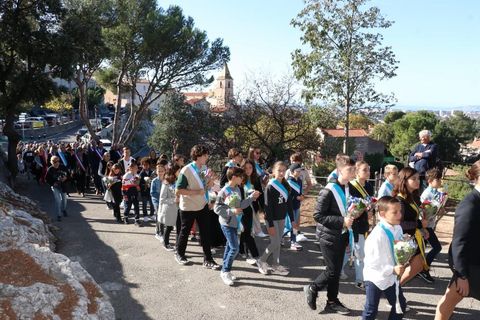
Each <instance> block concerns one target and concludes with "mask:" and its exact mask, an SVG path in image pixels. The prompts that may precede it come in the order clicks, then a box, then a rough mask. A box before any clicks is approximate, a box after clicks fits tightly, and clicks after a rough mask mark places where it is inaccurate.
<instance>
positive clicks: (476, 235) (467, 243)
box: [449, 189, 480, 288]
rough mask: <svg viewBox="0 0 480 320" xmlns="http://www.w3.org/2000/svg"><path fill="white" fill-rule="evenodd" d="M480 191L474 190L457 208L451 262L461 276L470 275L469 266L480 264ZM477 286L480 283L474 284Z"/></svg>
mask: <svg viewBox="0 0 480 320" xmlns="http://www.w3.org/2000/svg"><path fill="white" fill-rule="evenodd" d="M479 213H480V192H478V190H476V189H475V190H473V191H472V192H471V193H469V194H468V195H467V196H466V197H465V198H464V199H463V200H462V202H460V204H459V205H458V206H457V210H455V226H454V229H453V239H452V243H451V245H450V257H449V258H450V264H451V265H453V267H454V268H455V271H456V272H457V273H458V274H459V275H460V276H465V277H467V278H468V277H469V266H472V265H473V266H480V255H479V254H478V252H479V250H478V244H479V243H480V232H479V230H480V215H479ZM474 285H475V286H476V287H477V288H478V286H479V285H480V284H474Z"/></svg>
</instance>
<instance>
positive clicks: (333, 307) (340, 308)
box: [325, 299, 350, 315]
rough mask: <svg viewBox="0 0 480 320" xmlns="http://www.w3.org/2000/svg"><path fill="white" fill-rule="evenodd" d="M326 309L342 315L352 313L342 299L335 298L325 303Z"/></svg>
mask: <svg viewBox="0 0 480 320" xmlns="http://www.w3.org/2000/svg"><path fill="white" fill-rule="evenodd" d="M325 311H326V312H330V313H338V314H341V315H347V314H349V313H350V309H348V308H347V307H345V306H344V305H343V304H342V303H341V302H340V300H338V299H337V300H335V301H333V302H328V301H327V304H326V305H325Z"/></svg>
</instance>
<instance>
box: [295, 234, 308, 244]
mask: <svg viewBox="0 0 480 320" xmlns="http://www.w3.org/2000/svg"><path fill="white" fill-rule="evenodd" d="M305 241H308V238H307V237H305V236H304V235H303V233H300V234H298V235H297V242H305Z"/></svg>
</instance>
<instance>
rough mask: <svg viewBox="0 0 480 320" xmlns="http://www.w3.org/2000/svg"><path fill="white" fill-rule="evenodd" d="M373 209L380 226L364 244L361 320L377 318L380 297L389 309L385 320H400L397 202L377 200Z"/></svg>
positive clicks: (388, 198) (401, 267)
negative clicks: (377, 216) (364, 296)
mask: <svg viewBox="0 0 480 320" xmlns="http://www.w3.org/2000/svg"><path fill="white" fill-rule="evenodd" d="M376 205H377V211H378V215H379V217H380V222H379V223H378V224H377V225H376V226H375V227H374V228H373V230H372V232H371V233H370V234H369V236H368V238H367V240H366V241H365V266H364V269H363V278H364V280H365V291H366V301H365V307H364V310H363V313H362V319H363V320H373V319H376V318H377V313H378V304H379V302H380V297H381V295H382V294H383V295H384V296H385V298H387V300H388V303H389V305H390V306H391V309H390V314H389V316H388V319H389V320H395V319H402V314H403V312H404V311H405V307H406V301H405V297H404V296H403V292H402V288H401V287H400V284H399V281H398V277H400V276H401V275H402V274H403V272H404V271H405V266H404V265H402V264H400V263H399V261H398V259H397V257H396V254H395V249H394V246H395V242H396V241H399V240H400V239H402V236H403V231H402V227H401V226H400V222H401V220H402V212H401V206H400V200H398V199H397V198H394V197H391V196H385V197H382V198H380V199H379V200H378V202H377V204H376ZM399 309H400V310H399Z"/></svg>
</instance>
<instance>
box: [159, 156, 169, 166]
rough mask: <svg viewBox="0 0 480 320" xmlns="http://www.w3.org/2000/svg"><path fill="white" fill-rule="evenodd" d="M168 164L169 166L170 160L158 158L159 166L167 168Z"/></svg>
mask: <svg viewBox="0 0 480 320" xmlns="http://www.w3.org/2000/svg"><path fill="white" fill-rule="evenodd" d="M167 164H168V160H166V159H162V158H158V160H157V166H158V165H162V166H166V165H167Z"/></svg>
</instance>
